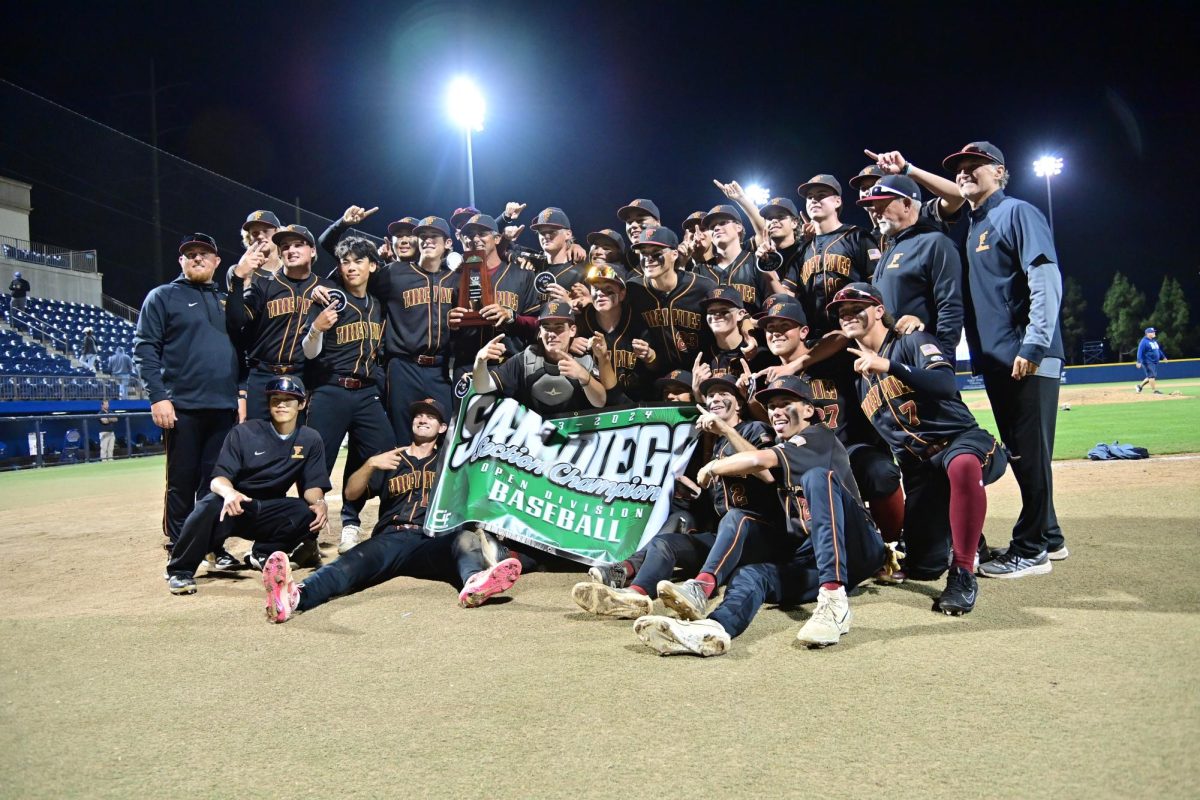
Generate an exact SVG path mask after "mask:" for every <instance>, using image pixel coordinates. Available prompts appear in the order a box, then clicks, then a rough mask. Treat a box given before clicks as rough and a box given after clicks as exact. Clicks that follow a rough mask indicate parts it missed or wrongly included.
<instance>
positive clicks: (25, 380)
mask: <svg viewBox="0 0 1200 800" xmlns="http://www.w3.org/2000/svg"><path fill="white" fill-rule="evenodd" d="M141 396H142V387H141V382H140V381H139V380H138V378H137V377H136V376H134V377H131V378H130V379H129V382H128V385H127V387H126V390H125V396H124V397H122V396H121V379H120V378H114V377H111V376H96V377H90V376H82V375H18V374H5V375H0V401H14V400H15V401H57V400H136V399H139V398H140V397H141Z"/></svg>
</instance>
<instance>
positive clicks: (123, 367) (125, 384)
mask: <svg viewBox="0 0 1200 800" xmlns="http://www.w3.org/2000/svg"><path fill="white" fill-rule="evenodd" d="M107 367H108V374H109V375H112V376H113V377H114V378H116V379H117V388H118V391H119V392H120V397H121V399H122V400H124V399H125V396H126V395H127V394H128V393H129V381H130V379H131V378H133V359H132V358H130V357H129V354H128V353H126V352H125V348H124V347H118V348H117V350H116V352H115V353H113V354H112V355H111V356H109V357H108V364H107Z"/></svg>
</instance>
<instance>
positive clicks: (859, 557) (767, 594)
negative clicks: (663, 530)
mask: <svg viewBox="0 0 1200 800" xmlns="http://www.w3.org/2000/svg"><path fill="white" fill-rule="evenodd" d="M755 399H757V400H758V401H759V402H760V403H761V404H763V405H765V406H766V407H767V409H768V410H769V412H770V416H771V426H772V428H773V429H774V430H775V433H776V440H777V441H778V444H776V445H775V446H774V447H770V448H767V449H760V450H754V451H751V452H742V453H735V454H733V455H730V456H727V457H725V458H721V459H719V460H717V461H713V462H711V463H709V464H707V465H705V466H704V467H703V468H702V469H701V470H700V474H699V476H698V478H699V480H700V482H701V483H702V484H706V483H708V482H709V481H710V480H712V479H714V478H724V477H728V476H737V475H750V474H754V473H757V472H759V471H761V470H764V469H766V470H770V473H771V477H772V478H773V479H774V481H775V484H776V486H777V487H778V492H779V497H780V500H781V502H782V504H783V513H784V515H785V516H786V520H787V536H786V537H783V541H781V542H780V543H779V544H778V546H777V550H776V554H775V556H774V558H773V559H771V560H769V561H763V562H760V563H754V564H743V565H742V566H740V567H738V568H737V569H736V570H735V571H734V573H733V575H732V576H731V577H730V579H729V585H728V586H727V587H726V589H725V600H724V602H722V603H721V605H720V606H718V607H717V608H716V610H714V611H713V612H712V613H711V614H709V615H708V617H707V618H704V619H698V620H681V619H675V618H672V617H666V616H653V615H651V616H645V617H642V618H640V619H638V620H637V621H636V622H635V623H634V625H633V630H634V633H636V634H637V636H638V638H640V639H641V640H642V641H643V642H644V643H645V644H647V645H648V646H650V647H651V648H653V649H654V650H656V651H658V653H660V654H661V655H677V654H682V653H691V654H695V655H700V656H714V655H721V654H723V653H725V652H727V651H728V650H729V647H730V644H731V641H732V639H733V638H734V637H736V636H739V635H741V633H742V632H743V631H745V630H746V628H747V627H749V625H750V621H751V620H752V619H753V618H754V615H755V614H756V613H758V609H759V608H760V607H761V606H762V604H763V603H764V602H772V603H777V604H779V605H794V604H797V603H807V602H810V601H812V600H814V599H815V600H816V601H817V607H816V609H815V610H814V611H813V613H812V616H811V617H809V618H808V621H806V622H805V623H804V626H803V627H802V628H801V629H800V632H799V633H798V634H797V635H796V638H797V639H798V640H799V641H800V642H801V643H802V644H805V645H806V646H808V647H810V648H812V647H827V646H829V645H834V644H837V643H838V642H839V641H840V639H841V637H842V636H843V635H845V634H846V633H849V631H850V625H851V622H852V621H853V614H852V612H851V609H850V605H849V602H848V600H847V598H846V592H847V591H848V590H850V589H853V588H854V587H855V586H857V585H858V584H859V583H861V582H862V581H863V580H865V579H866V578H868V577H870V576H871V575H873V574H875V573H876V572H877V571H878V570H879V569H880V568H881V567H882V566H883V565H884V563H885V561H886V560H887V558H888V556H887V553H888V549H887V547H886V546H885V545H884V543H883V540H882V539H881V538H880V536H879V532H878V531H877V530H876V529H875V526H874V524H873V523H872V521H871V517H870V515H869V514H867V512H866V509H865V508H863V505H862V501H861V500H860V499H859V496H858V488H857V487H856V486H855V484H854V475H853V474H852V473H851V470H850V460H849V457H848V456H847V455H846V449H845V448H844V447H842V443H841V442H839V441H838V439H837V437H836V436H835V435H834V433H833V431H831V430H830V429H829V428H827V427H825V426H824V425H823V424H821V423H820V422H818V421H817V418H818V413H817V410H816V406H815V405H813V397H812V392H811V391H810V390H809V388H808V386H807V384H806V383H805V381H803V380H801V379H800V378H797V377H795V376H792V375H786V376H784V377H782V378H778V379H776V380H774V381H772V382H771V383H770V384H769V385H768V386H767V388H765V389H763V390H761V391H760V392H758V393H757V394H756V395H755Z"/></svg>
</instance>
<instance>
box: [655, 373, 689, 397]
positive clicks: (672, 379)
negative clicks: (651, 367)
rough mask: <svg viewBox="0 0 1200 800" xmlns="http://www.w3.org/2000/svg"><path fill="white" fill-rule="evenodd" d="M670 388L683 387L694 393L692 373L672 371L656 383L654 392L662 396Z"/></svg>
mask: <svg viewBox="0 0 1200 800" xmlns="http://www.w3.org/2000/svg"><path fill="white" fill-rule="evenodd" d="M670 386H682V387H683V388H684V389H685V390H687V391H689V392H690V391H692V373H690V372H688V371H687V370H686V369H676V370H672V371H670V372H668V373H667V374H666V375H663V376H662V377H661V378H659V379H658V380H656V381H655V382H654V391H656V392H658V393H659V394H662V393H663V392H664V391H666V390H667V388H668V387H670Z"/></svg>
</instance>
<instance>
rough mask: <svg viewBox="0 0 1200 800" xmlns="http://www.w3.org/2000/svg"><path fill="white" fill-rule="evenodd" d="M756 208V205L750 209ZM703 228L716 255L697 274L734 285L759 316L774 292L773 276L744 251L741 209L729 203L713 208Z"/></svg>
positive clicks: (698, 268)
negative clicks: (766, 300)
mask: <svg viewBox="0 0 1200 800" xmlns="http://www.w3.org/2000/svg"><path fill="white" fill-rule="evenodd" d="M751 208H753V206H751ZM701 225H702V226H703V228H704V230H705V231H707V232H708V235H709V236H710V237H711V239H712V243H713V247H714V248H715V249H716V255H715V256H714V257H713V258H711V259H709V260H708V261H705V262H703V263H701V264H699V265H697V267H696V272H697V273H698V274H700V275H703V276H705V277H707V278H711V279H712V281H713V282H714V283H716V284H717V285H718V286H732V287H733V288H734V289H737V290H738V292H739V293H740V294H741V296H742V302H743V303H744V304H745V307H746V308H747V309H748V310H749V311H750V312H751V313H756V312H757V311H758V310H759V309H760V308H761V307H762V302H763V300H764V299H765V298H766V297H767V295H769V294H770V293H771V283H770V281H769V279H768V276H770V278H774V277H775V275H774V274H773V273H766V272H762V271H760V270H759V268H758V264H757V259H756V258H755V257H754V252H753V251H752V250H746V249H743V248H742V234H743V233H744V232H745V228H744V226H743V225H742V218H741V215H740V214H738V210H737V209H736V208H735V207H733V206H731V205H727V204H722V205H719V206H713V207H712V208H711V209H709V211H708V213H707V214H705V215H704V220H703V221H702V223H701Z"/></svg>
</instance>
